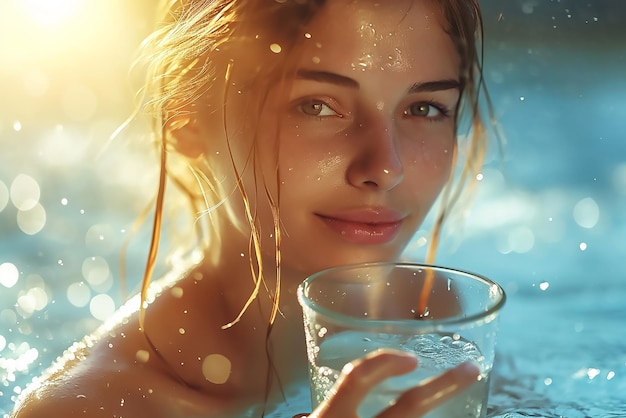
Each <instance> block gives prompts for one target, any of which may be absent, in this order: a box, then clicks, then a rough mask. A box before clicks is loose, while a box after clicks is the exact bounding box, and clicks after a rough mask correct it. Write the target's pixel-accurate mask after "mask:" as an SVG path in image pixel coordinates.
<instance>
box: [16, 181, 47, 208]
mask: <svg viewBox="0 0 626 418" xmlns="http://www.w3.org/2000/svg"><path fill="white" fill-rule="evenodd" d="M10 193H11V202H12V203H13V206H15V207H16V208H17V209H19V210H23V211H27V210H30V209H32V208H34V207H35V205H37V203H39V197H40V195H41V190H40V189H39V183H37V180H35V179H34V178H32V177H31V176H29V175H27V174H18V175H17V176H16V177H15V179H14V180H13V182H12V183H11V191H10Z"/></svg>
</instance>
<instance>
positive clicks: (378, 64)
mask: <svg viewBox="0 0 626 418" xmlns="http://www.w3.org/2000/svg"><path fill="white" fill-rule="evenodd" d="M445 24H446V23H445V20H444V18H443V17H442V15H441V12H440V10H439V9H438V8H437V6H436V4H435V3H434V2H432V1H431V0H329V1H328V2H327V3H326V5H325V6H324V7H323V8H322V10H320V12H319V13H318V14H317V15H316V16H315V18H314V19H313V20H312V21H311V23H310V24H309V25H308V26H307V27H306V31H305V32H306V33H305V42H304V49H303V51H302V52H303V55H302V59H301V62H300V66H301V67H316V66H319V67H324V68H326V67H329V66H330V67H332V68H334V69H336V70H337V71H341V72H345V71H355V70H361V71H365V70H367V69H373V70H385V71H407V70H412V71H415V70H425V71H426V73H433V75H436V76H437V77H441V76H446V77H456V76H457V74H458V70H459V67H458V66H459V57H458V53H457V51H456V48H455V46H454V43H453V41H452V39H451V38H450V36H449V35H448V34H447V33H446V31H445V30H444V26H445ZM442 71H446V72H448V73H447V74H441V72H442ZM425 75H426V74H425Z"/></svg>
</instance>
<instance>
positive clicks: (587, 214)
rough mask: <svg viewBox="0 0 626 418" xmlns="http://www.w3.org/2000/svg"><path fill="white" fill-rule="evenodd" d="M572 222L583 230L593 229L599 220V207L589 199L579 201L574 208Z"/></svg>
mask: <svg viewBox="0 0 626 418" xmlns="http://www.w3.org/2000/svg"><path fill="white" fill-rule="evenodd" d="M573 216H574V220H575V221H576V223H577V224H578V225H579V226H581V227H583V228H588V229H590V228H593V227H594V226H596V224H597V223H598V220H599V219H600V207H599V206H598V204H597V203H596V201H595V200H593V199H592V198H590V197H586V198H584V199H581V200H580V201H578V203H576V205H575V206H574V211H573Z"/></svg>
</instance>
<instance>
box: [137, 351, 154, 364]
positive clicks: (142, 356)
mask: <svg viewBox="0 0 626 418" xmlns="http://www.w3.org/2000/svg"><path fill="white" fill-rule="evenodd" d="M135 359H136V360H137V361H138V362H140V363H147V362H148V360H149V359H150V353H149V352H148V351H146V350H138V351H137V354H135Z"/></svg>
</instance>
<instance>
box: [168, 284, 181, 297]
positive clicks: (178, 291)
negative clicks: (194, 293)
mask: <svg viewBox="0 0 626 418" xmlns="http://www.w3.org/2000/svg"><path fill="white" fill-rule="evenodd" d="M170 292H171V293H172V296H174V297H175V298H177V299H180V298H182V297H183V289H182V288H181V287H178V286H176V287H172V290H171V291H170Z"/></svg>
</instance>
